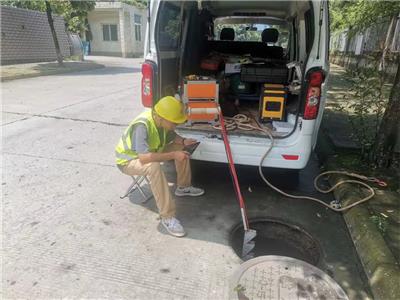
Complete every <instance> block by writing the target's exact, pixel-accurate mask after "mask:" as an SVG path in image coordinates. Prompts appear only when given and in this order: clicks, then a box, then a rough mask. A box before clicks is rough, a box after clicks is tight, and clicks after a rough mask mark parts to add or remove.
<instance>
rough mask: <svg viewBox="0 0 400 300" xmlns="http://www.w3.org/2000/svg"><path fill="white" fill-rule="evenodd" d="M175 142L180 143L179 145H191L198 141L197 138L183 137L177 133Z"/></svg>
mask: <svg viewBox="0 0 400 300" xmlns="http://www.w3.org/2000/svg"><path fill="white" fill-rule="evenodd" d="M174 143H175V144H179V145H184V146H189V145H191V144H194V143H197V141H196V140H195V139H186V138H183V137H181V136H180V135H179V134H177V133H176V135H175V139H174Z"/></svg>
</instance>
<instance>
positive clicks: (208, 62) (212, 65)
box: [200, 55, 223, 71]
mask: <svg viewBox="0 0 400 300" xmlns="http://www.w3.org/2000/svg"><path fill="white" fill-rule="evenodd" d="M222 64H223V59H222V57H220V56H218V55H213V56H209V57H206V58H203V59H202V60H201V63H200V68H202V69H203V70H209V71H218V70H219V69H220V67H221V66H222Z"/></svg>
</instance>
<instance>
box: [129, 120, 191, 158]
mask: <svg viewBox="0 0 400 300" xmlns="http://www.w3.org/2000/svg"><path fill="white" fill-rule="evenodd" d="M131 139H132V140H133V141H134V149H133V150H134V151H135V152H136V153H137V154H138V158H139V161H140V162H141V163H142V164H148V163H152V162H162V161H167V160H178V161H182V160H184V159H188V158H189V154H188V153H187V152H184V151H172V152H166V153H159V152H150V151H149V145H148V143H147V129H146V127H145V126H144V125H141V124H139V125H137V126H136V128H135V130H134V131H133V132H132V137H131Z"/></svg>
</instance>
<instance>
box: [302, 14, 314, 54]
mask: <svg viewBox="0 0 400 300" xmlns="http://www.w3.org/2000/svg"><path fill="white" fill-rule="evenodd" d="M304 21H305V24H306V53H310V51H311V48H312V44H313V40H314V18H313V13H312V11H311V9H309V10H307V11H306V12H305V14H304Z"/></svg>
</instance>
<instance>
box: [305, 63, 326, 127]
mask: <svg viewBox="0 0 400 300" xmlns="http://www.w3.org/2000/svg"><path fill="white" fill-rule="evenodd" d="M324 79H325V78H324V72H323V71H322V70H317V71H313V72H311V73H309V75H308V85H307V93H306V105H305V108H304V120H314V119H315V118H316V117H317V115H318V109H319V105H320V100H321V85H322V83H323V82H324Z"/></svg>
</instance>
